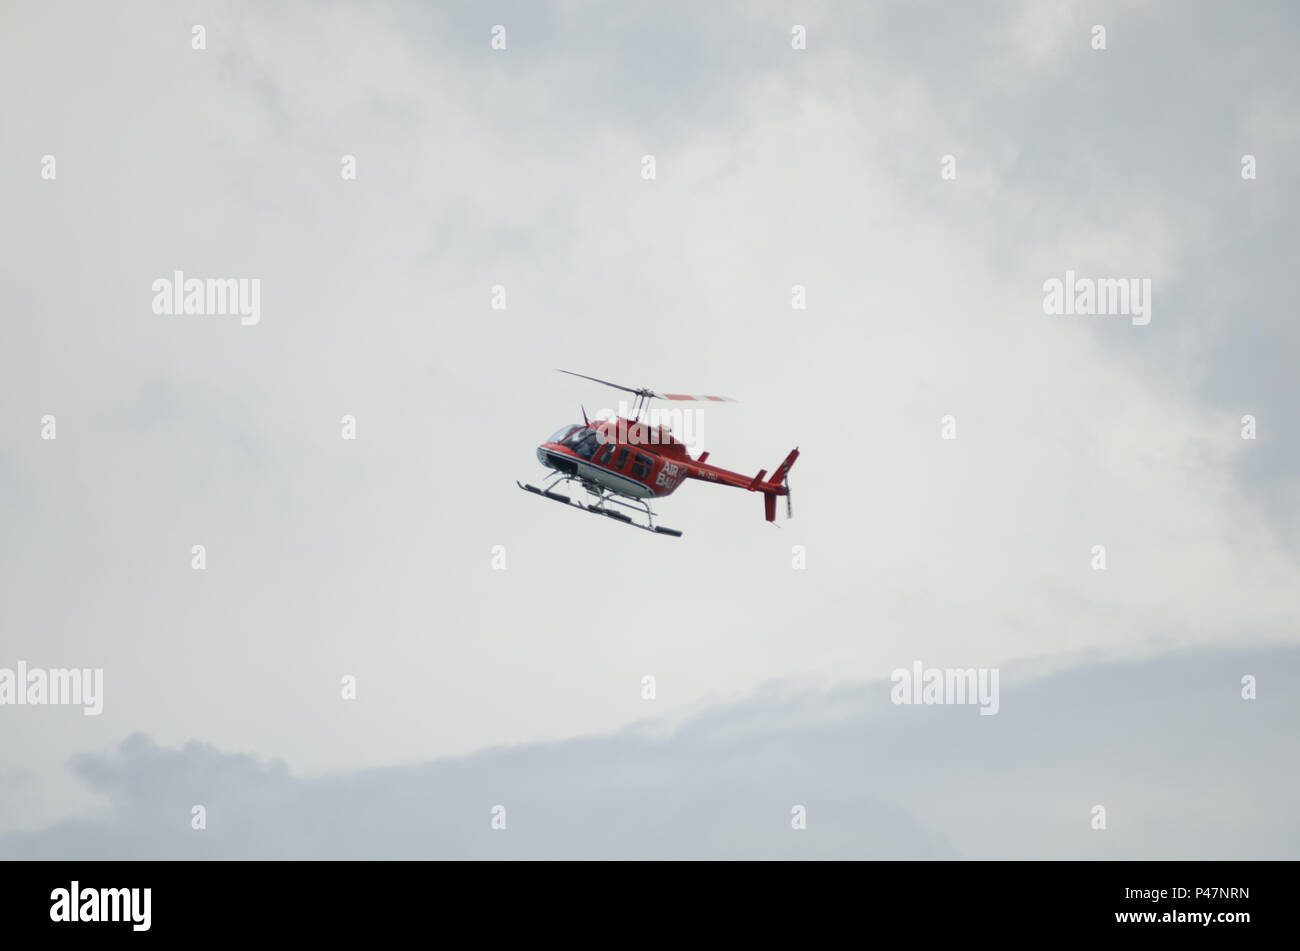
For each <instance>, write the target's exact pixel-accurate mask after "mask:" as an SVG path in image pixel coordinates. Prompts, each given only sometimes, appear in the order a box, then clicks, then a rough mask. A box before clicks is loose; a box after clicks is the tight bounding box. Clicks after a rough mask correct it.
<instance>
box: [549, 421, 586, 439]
mask: <svg viewBox="0 0 1300 951" xmlns="http://www.w3.org/2000/svg"><path fill="white" fill-rule="evenodd" d="M577 428H578V424H577V423H569V425H567V426H561V427H560V428H559V429H557V430H556V431H555V433H554V434H553V435H552V436H551V437H550V438H549V439H547V440H546V442H561V441H562V440H563V439H564V437H565V436H567V435H569V433H571V432H573V431H574V430H575V429H577Z"/></svg>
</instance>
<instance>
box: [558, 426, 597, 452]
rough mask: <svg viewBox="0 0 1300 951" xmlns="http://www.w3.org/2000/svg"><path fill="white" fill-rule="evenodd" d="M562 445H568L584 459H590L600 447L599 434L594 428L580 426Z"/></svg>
mask: <svg viewBox="0 0 1300 951" xmlns="http://www.w3.org/2000/svg"><path fill="white" fill-rule="evenodd" d="M563 445H565V446H568V447H569V448H570V449H572V450H573V451H574V452H576V453H577V454H578V455H580V456H582V458H584V459H590V458H591V457H592V455H594V454H595V452H596V450H597V449H598V448H599V447H600V436H598V435H597V434H596V431H595V430H594V429H589V428H585V427H584V428H582V429H579V430H577V431H576V432H574V433H573V434H572V435H570V436H569V438H568V439H566V440H564V443H563Z"/></svg>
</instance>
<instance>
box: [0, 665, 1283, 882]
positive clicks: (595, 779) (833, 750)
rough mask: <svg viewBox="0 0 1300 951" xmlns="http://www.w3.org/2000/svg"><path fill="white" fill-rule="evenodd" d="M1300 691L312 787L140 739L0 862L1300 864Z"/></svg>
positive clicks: (1048, 700)
mask: <svg viewBox="0 0 1300 951" xmlns="http://www.w3.org/2000/svg"><path fill="white" fill-rule="evenodd" d="M1246 674H1252V675H1254V676H1255V677H1256V678H1257V679H1258V699H1256V700H1251V701H1248V700H1243V699H1242V698H1241V696H1240V691H1241V686H1240V680H1241V677H1242V676H1244V675H1246ZM1298 674H1300V650H1296V649H1295V648H1276V649H1260V650H1251V651H1235V652H1228V651H1213V652H1201V653H1179V654H1174V655H1169V656H1163V657H1160V658H1158V659H1154V660H1150V661H1145V662H1141V663H1131V664H1106V665H1092V666H1085V667H1075V668H1071V669H1068V670H1064V671H1061V672H1058V673H1054V674H1049V675H1046V676H1040V677H1033V676H1029V675H1028V672H1027V671H1024V670H1019V671H1017V670H1008V671H1004V672H1003V678H1002V697H1001V711H1000V712H999V713H998V714H997V715H996V716H992V717H982V716H979V715H978V713H977V709H976V708H975V707H970V706H949V707H940V706H934V707H908V706H894V705H893V704H891V703H890V702H889V700H888V697H889V685H888V684H887V683H873V684H857V685H852V686H843V687H840V688H837V689H835V690H832V691H809V690H798V689H792V688H790V687H788V686H786V687H781V686H772V687H769V688H768V689H766V690H764V691H761V692H759V693H757V694H755V695H753V696H751V697H750V698H748V699H746V700H745V701H743V702H740V703H735V704H729V705H724V706H719V707H717V708H715V709H712V710H709V711H707V712H705V713H701V714H698V715H696V716H694V717H691V718H689V719H688V720H686V721H685V722H683V723H680V724H678V725H677V726H676V727H674V728H670V729H666V728H665V725H664V724H662V723H656V722H653V721H651V722H647V723H645V724H641V725H638V726H636V727H632V728H628V729H625V730H622V731H619V732H616V733H611V734H608V735H604V736H598V737H591V738H587V739H575V740H566V741H563V742H558V743H544V744H530V745H522V746H514V747H501V748H496V749H490V750H484V751H480V752H477V753H475V754H473V755H470V756H466V757H461V758H457V759H446V760H438V761H434V762H429V763H422V764H418V765H413V766H403V767H394V768H386V769H370V770H362V771H358V772H350V773H340V774H333V775H328V776H324V777H318V778H301V777H297V776H294V775H293V774H292V773H291V772H290V771H289V770H288V768H287V767H286V766H285V764H284V763H281V762H272V763H263V762H261V761H258V760H256V759H254V758H252V757H248V756H243V755H236V754H229V753H223V752H220V751H218V750H216V749H215V748H213V747H211V746H209V745H206V744H201V743H190V744H187V745H185V746H184V747H182V748H179V749H174V748H173V749H167V748H162V747H159V746H157V745H155V744H154V743H153V742H152V741H150V740H149V739H148V738H147V737H145V736H143V735H135V736H132V737H130V738H128V739H127V740H126V741H125V742H124V743H122V744H121V746H120V747H119V748H118V749H117V750H116V751H114V752H113V753H111V754H94V755H90V754H87V755H82V756H79V757H77V759H76V761H75V769H76V772H77V774H78V775H79V776H80V778H81V779H82V781H83V782H85V783H86V784H87V785H88V786H90V787H91V788H92V789H93V790H94V791H95V792H96V793H98V794H100V795H102V796H103V797H105V798H106V799H107V801H108V803H109V808H108V810H107V812H105V813H103V814H101V815H98V816H95V817H94V818H89V819H77V820H67V821H63V822H59V823H56V824H54V825H52V826H50V827H48V828H45V829H42V830H40V831H38V832H35V833H27V834H10V835H7V836H4V837H0V855H3V856H5V857H8V858H79V859H99V858H104V859H109V858H262V859H288V858H358V859H360V858H366V859H410V858H422V859H424V858H441V859H484V858H516V859H518V858H524V859H544V858H545V859H556V858H559V859H576V858H606V859H625V858H649V859H670V858H686V859H735V858H741V859H746V858H748V859H769V858H858V859H866V858H887V859H927V858H930V859H937V858H992V859H1008V858H1016V859H1021V858H1024V859H1064V858H1122V859H1134V858H1146V859H1194V858H1202V859H1204V858H1214V859H1233V858H1278V859H1294V858H1297V857H1300V818H1297V816H1296V815H1295V812H1294V809H1292V808H1291V804H1293V803H1294V801H1295V797H1296V795H1297V793H1298V792H1300V765H1298V764H1297V763H1296V760H1295V757H1294V756H1293V755H1292V753H1293V750H1294V736H1293V728H1294V724H1295V723H1296V722H1297V715H1298V714H1300V701H1298V700H1297V698H1296V695H1295V693H1294V691H1291V690H1289V689H1286V688H1285V687H1284V686H1282V687H1280V685H1285V684H1287V683H1289V682H1293V679H1294V678H1295V677H1296V676H1297V675H1298ZM195 804H202V805H204V806H205V808H206V810H207V822H208V827H207V829H206V830H203V831H193V830H192V829H191V828H190V816H191V811H190V810H191V807H192V806H193V805H195ZM498 805H501V806H504V807H505V817H506V828H505V829H504V830H493V829H492V828H491V818H492V810H493V808H494V807H495V806H498ZM1096 805H1102V806H1104V807H1105V809H1106V816H1107V828H1106V829H1105V830H1104V831H1095V830H1093V829H1092V828H1091V819H1092V815H1093V813H1092V810H1093V807H1094V806H1096ZM795 806H803V807H804V809H805V810H806V814H807V829H806V830H803V831H795V830H793V829H792V828H791V816H792V812H791V811H792V809H793V808H794V807H795Z"/></svg>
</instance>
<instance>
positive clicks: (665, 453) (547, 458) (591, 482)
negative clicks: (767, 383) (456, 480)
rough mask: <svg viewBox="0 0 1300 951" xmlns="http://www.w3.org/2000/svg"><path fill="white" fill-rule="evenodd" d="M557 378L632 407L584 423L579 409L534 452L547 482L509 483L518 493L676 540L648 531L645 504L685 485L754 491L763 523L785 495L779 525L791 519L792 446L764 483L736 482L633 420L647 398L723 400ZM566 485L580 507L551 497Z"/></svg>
mask: <svg viewBox="0 0 1300 951" xmlns="http://www.w3.org/2000/svg"><path fill="white" fill-rule="evenodd" d="M558 372H560V373H567V374H568V375H569V376H576V377H581V378H582V379H584V380H591V381H592V382H593V383H600V384H603V385H605V386H610V387H613V388H614V389H616V390H623V391H624V392H627V393H633V394H635V395H636V397H637V399H636V402H635V404H634V405H633V408H632V416H631V418H625V417H616V418H614V419H608V420H597V421H596V422H592V421H591V420H589V419H587V411H586V410H585V409H584V410H583V411H582V422H581V423H570V424H569V425H567V426H563V427H561V428H560V429H558V430H556V431H555V432H554V433H553V434H551V436H550V437H548V438H547V439H546V441H545V442H543V443H542V444H541V445H540V446H538V447H537V460H538V461H539V462H540V463H541V464H542V465H543V466H545V467H546V468H548V469H551V470H553V474H552V475H550V476H549V477H548V481H547V482H545V483H544V484H543V486H542V487H541V488H538V487H537V486H533V485H527V484H525V483H523V482H518V481H516V482H515V485H517V486H519V488H521V489H523V490H524V491H526V492H531V493H533V494H535V495H540V496H542V497H543V498H547V499H551V500H553V501H556V502H562V503H563V504H565V505H568V506H570V507H572V508H579V509H581V510H583V511H584V512H591V513H594V514H597V515H605V516H607V517H609V518H612V519H615V520H617V521H619V522H622V523H624V524H626V525H631V526H632V527H634V528H641V529H645V530H646V531H648V532H654V533H655V534H658V535H671V536H674V537H678V538H680V537H681V534H682V533H681V532H680V531H678V530H677V529H675V528H666V527H664V526H662V525H656V524H655V513H654V511H653V510H652V509H651V508H650V500H652V499H662V498H666V497H667V496H669V495H672V494H673V492H674V491H676V490H677V488H678V487H679V486H680V485H681V484H682V483H684V482H685V481H686V480H687V479H698V480H699V481H701V482H713V483H716V484H718V485H730V486H735V487H736V488H738V489H746V490H747V491H750V492H762V493H763V514H764V517H765V518H766V519H767V521H769V522H775V521H776V500H777V497H778V496H785V505H786V518H790V517H792V516H793V514H794V513H793V510H792V508H791V504H790V467H791V466H793V465H794V461H795V460H796V459H798V458H799V449H798V447H796V448H795V449H793V450H792V451H791V452H790V454H789V455H788V456H786V457H785V459H784V461H782V463H781V464H780V465H779V466H777V467H776V470H775V471H774V472H773V473H772V477H771V478H770V479H766V480H765V478H764V477H765V476H766V475H767V470H766V469H760V470H759V472H758V475H756V476H747V475H742V474H741V473H739V472H732V471H730V470H729V469H723V468H721V467H719V466H715V465H712V464H710V463H708V462H707V461H706V460H707V459H708V458H709V454H708V453H707V452H702V453H700V455H699V457H698V458H696V459H692V458H691V457H690V454H689V453H688V452H687V451H686V446H685V444H684V443H682V442H680V441H678V440H677V439H676V438H675V437H674V436H673V435H672V434H671V433H670V432H669V431H668V430H667V428H665V427H661V426H651V425H650V424H649V423H648V422H644V421H642V420H641V414H642V412H643V411H644V410H645V409H646V408H647V407H648V406H649V403H650V401H651V400H655V399H657V400H672V401H675V402H680V401H694V402H711V403H734V402H736V401H735V400H733V399H730V398H728V397H725V396H688V395H686V394H682V393H657V392H655V391H654V390H651V389H649V388H647V387H631V386H622V385H621V384H618V383H610V382H609V381H608V380H598V379H596V377H594V376H587V375H585V374H582V373H574V372H573V371H572V370H560V371H558ZM566 485H575V486H577V487H579V488H582V489H585V490H586V492H587V498H588V501H587V502H586V503H585V504H584V503H582V502H579V501H577V500H575V499H573V498H571V497H570V496H568V495H564V494H562V493H560V492H556V491H555V489H556V488H557V487H562V486H566ZM611 506H618V507H620V508H625V509H630V510H632V511H634V512H636V513H638V514H639V515H644V516H645V523H644V524H642V523H641V522H639V521H634V520H633V518H632V517H631V516H630V515H627V514H625V513H623V512H621V511H619V509H618V508H611Z"/></svg>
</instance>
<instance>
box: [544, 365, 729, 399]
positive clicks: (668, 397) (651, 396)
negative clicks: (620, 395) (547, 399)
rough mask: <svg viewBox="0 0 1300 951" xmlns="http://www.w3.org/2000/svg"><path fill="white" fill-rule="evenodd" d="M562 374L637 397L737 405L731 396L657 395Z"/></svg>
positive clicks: (642, 390) (571, 372) (594, 378)
mask: <svg viewBox="0 0 1300 951" xmlns="http://www.w3.org/2000/svg"><path fill="white" fill-rule="evenodd" d="M558 372H560V373H567V374H569V376H576V377H581V378H582V379H584V380H591V382H593V383H603V384H604V385H605V386H612V387H613V388H614V389H616V390H623V391H624V392H627V393H635V394H636V395H637V396H648V397H650V398H651V399H656V400H676V401H682V400H691V401H694V402H697V403H735V402H738V401H737V400H733V399H732V398H731V397H730V396H690V395H687V394H686V393H656V392H655V391H654V390H649V389H645V388H642V389H639V390H638V389H633V388H632V387H630V386H620V385H619V384H618V383H611V382H609V380H598V379H596V377H594V376H587V375H586V374H585V373H574V372H573V371H572V370H560V371H558Z"/></svg>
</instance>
